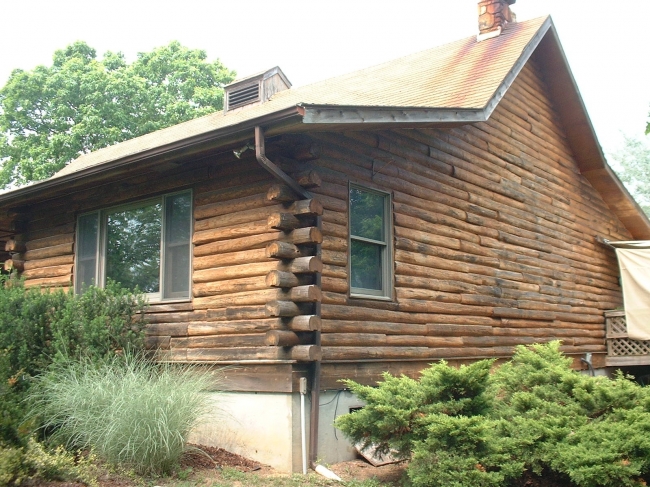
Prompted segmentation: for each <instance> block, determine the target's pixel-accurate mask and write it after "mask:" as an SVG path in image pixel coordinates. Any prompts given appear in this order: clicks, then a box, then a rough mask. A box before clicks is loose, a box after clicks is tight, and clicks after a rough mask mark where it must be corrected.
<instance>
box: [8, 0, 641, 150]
mask: <svg viewBox="0 0 650 487" xmlns="http://www.w3.org/2000/svg"><path fill="white" fill-rule="evenodd" d="M477 3H478V2H477V0H399V1H392V0H391V1H388V0H373V1H370V0H346V1H343V0H328V1H321V0H264V1H262V0H245V1H242V0H232V1H228V2H226V1H223V0H212V1H208V0H204V1H197V0H183V1H178V0H176V1H167V0H155V1H152V0H129V1H125V0H111V1H104V2H93V1H89V0H82V1H81V0H79V1H77V0H56V1H53V0H21V1H18V0H4V1H3V2H2V3H0V18H2V23H1V26H0V86H1V85H4V84H5V83H6V81H7V79H8V77H9V75H10V73H11V71H12V70H13V69H15V68H20V69H24V70H31V69H33V68H34V67H35V66H37V65H39V64H46V65H49V64H51V59H52V54H53V53H54V51H55V50H56V49H61V48H63V47H65V46H66V45H68V44H70V43H72V42H74V41H76V40H83V41H86V42H87V43H88V44H90V45H91V46H92V47H94V48H95V49H96V50H97V52H98V53H100V54H102V53H104V52H105V51H107V50H111V51H122V52H123V53H124V54H125V55H126V58H127V60H129V61H131V60H133V59H134V58H135V57H136V54H137V53H138V52H144V51H150V50H151V49H153V48H154V47H158V46H161V45H165V44H168V43H169V42H170V41H172V40H178V41H180V42H181V44H183V45H185V46H187V47H190V48H200V49H204V50H205V51H206V52H207V54H208V58H209V59H210V60H213V59H216V58H219V59H221V61H222V62H223V63H224V64H225V65H226V66H227V67H229V68H231V69H234V70H236V71H237V73H238V74H239V75H246V74H251V73H255V72H257V71H261V70H264V69H267V68H270V67H273V66H276V65H277V66H280V67H281V68H282V70H283V71H284V72H285V74H286V75H287V77H288V78H289V80H290V81H291V82H292V83H293V85H294V86H301V85H304V84H307V83H310V82H313V81H317V80H320V79H324V78H328V77H331V76H335V75H338V74H343V73H346V72H349V71H353V70H356V69H360V68H363V67H367V66H371V65H373V64H377V63H380V62H383V61H387V60H390V59H392V58H395V57H399V56H402V55H406V54H409V53H412V52H416V51H419V50H423V49H427V48H430V47H433V46H436V45H439V44H442V43H445V42H449V41H452V40H455V39H459V38H461V37H466V36H469V35H472V34H475V33H476V30H477V21H478V18H477V8H476V6H477ZM608 6H609V8H608ZM513 11H514V12H515V13H516V14H517V16H518V18H519V20H527V19H531V18H535V17H538V16H541V15H546V14H551V16H552V17H553V21H554V22H555V25H556V27H557V30H558V32H559V36H560V40H561V42H562V45H563V47H564V50H565V52H566V55H567V58H568V60H569V63H570V65H571V69H572V71H573V74H574V77H575V78H576V81H577V83H578V87H579V88H580V91H581V93H582V96H583V99H584V101H585V104H586V106H587V109H588V111H589V114H590V116H591V119H592V122H593V124H594V126H595V128H596V132H597V134H598V136H599V139H600V141H601V144H602V146H603V148H604V149H605V151H606V152H612V151H614V150H616V149H617V148H618V147H619V146H620V144H621V142H622V136H621V132H623V133H626V134H628V135H631V136H635V137H645V136H644V135H643V133H644V130H645V124H646V121H647V119H648V111H649V109H650V62H648V59H649V58H650V56H649V53H648V47H647V42H646V39H647V36H646V35H644V34H645V32H647V30H648V25H647V24H648V20H649V19H650V0H626V1H620V2H611V1H609V0H518V1H517V3H516V4H515V5H513Z"/></svg>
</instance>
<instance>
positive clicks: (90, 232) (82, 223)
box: [75, 213, 99, 293]
mask: <svg viewBox="0 0 650 487" xmlns="http://www.w3.org/2000/svg"><path fill="white" fill-rule="evenodd" d="M98 232H99V213H93V214H91V215H84V216H81V217H79V221H78V223H77V275H76V281H75V292H77V293H80V292H81V291H82V290H83V289H84V287H88V286H91V285H94V284H97V283H96V279H97V233H98Z"/></svg>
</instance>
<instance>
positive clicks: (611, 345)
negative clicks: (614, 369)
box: [605, 310, 650, 366]
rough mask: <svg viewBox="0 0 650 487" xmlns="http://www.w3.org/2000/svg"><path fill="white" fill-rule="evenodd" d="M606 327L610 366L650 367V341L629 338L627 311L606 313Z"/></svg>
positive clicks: (608, 363) (607, 361) (608, 362)
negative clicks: (626, 319)
mask: <svg viewBox="0 0 650 487" xmlns="http://www.w3.org/2000/svg"><path fill="white" fill-rule="evenodd" d="M605 326H606V333H607V335H606V338H607V360H606V363H607V365H608V366H625V365H650V341H641V340H632V339H631V338H629V336H628V334H627V323H626V321H625V311H623V310H617V311H606V312H605Z"/></svg>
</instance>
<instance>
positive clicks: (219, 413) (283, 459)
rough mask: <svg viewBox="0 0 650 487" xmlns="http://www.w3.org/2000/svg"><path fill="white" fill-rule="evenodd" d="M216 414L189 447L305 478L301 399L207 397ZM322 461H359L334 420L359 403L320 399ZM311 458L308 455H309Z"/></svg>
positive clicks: (333, 396) (341, 395)
mask: <svg viewBox="0 0 650 487" xmlns="http://www.w3.org/2000/svg"><path fill="white" fill-rule="evenodd" d="M209 394H210V401H211V404H212V408H211V411H210V413H209V414H208V415H207V416H206V417H204V418H203V420H202V421H201V423H200V425H199V426H198V427H197V428H195V430H194V431H193V432H192V434H191V436H190V442H192V443H197V444H200V445H209V446H217V447H221V448H224V449H225V450H228V451H231V452H233V453H237V454H238V455H242V456H245V457H247V458H250V459H252V460H255V461H258V462H260V463H263V464H265V465H270V466H271V467H273V468H275V469H276V470H278V471H280V472H302V445H301V443H302V442H301V425H300V423H301V421H300V394H299V393H293V394H291V393H256V392H220V393H209ZM320 404H321V407H320V414H319V421H318V428H319V441H318V460H319V461H320V462H323V463H336V462H342V461H345V460H352V459H354V458H356V451H355V449H354V447H353V446H352V445H351V444H350V442H349V441H348V440H347V439H346V438H345V437H344V436H343V433H341V431H339V430H336V429H335V428H334V425H333V423H334V418H335V417H338V416H340V415H341V414H346V413H348V412H349V408H351V407H358V406H360V405H361V402H360V401H359V400H358V399H357V398H356V397H355V396H354V395H353V394H351V393H350V392H348V391H326V392H323V393H321V398H320ZM310 411H311V402H310V395H307V396H306V398H305V428H306V435H305V436H306V444H307V449H309V417H310ZM307 455H309V452H308V451H307Z"/></svg>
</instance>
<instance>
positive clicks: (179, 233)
mask: <svg viewBox="0 0 650 487" xmlns="http://www.w3.org/2000/svg"><path fill="white" fill-rule="evenodd" d="M191 225H192V198H191V195H190V193H183V194H177V195H173V196H168V197H167V198H165V293H164V294H165V297H187V296H189V291H190V233H191Z"/></svg>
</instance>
